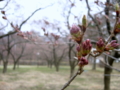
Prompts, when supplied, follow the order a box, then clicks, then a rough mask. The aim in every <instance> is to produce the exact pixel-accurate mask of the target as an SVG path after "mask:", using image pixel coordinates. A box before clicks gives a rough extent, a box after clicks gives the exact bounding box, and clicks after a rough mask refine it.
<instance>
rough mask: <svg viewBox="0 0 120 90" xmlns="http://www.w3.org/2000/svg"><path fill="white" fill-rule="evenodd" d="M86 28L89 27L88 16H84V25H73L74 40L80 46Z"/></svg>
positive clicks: (71, 31) (71, 30)
mask: <svg viewBox="0 0 120 90" xmlns="http://www.w3.org/2000/svg"><path fill="white" fill-rule="evenodd" d="M86 27H87V20H86V16H85V15H84V16H83V18H82V25H75V24H73V25H72V27H71V29H70V33H71V36H72V39H73V40H75V41H76V42H77V43H78V44H80V43H81V41H82V38H83V35H84V32H85V31H86Z"/></svg>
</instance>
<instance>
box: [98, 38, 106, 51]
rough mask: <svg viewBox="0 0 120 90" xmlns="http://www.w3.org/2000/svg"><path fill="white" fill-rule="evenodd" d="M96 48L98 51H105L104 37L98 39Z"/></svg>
mask: <svg viewBox="0 0 120 90" xmlns="http://www.w3.org/2000/svg"><path fill="white" fill-rule="evenodd" d="M96 45H97V46H96V49H97V51H98V52H103V51H104V47H105V42H104V41H103V39H102V38H100V39H99V40H98V42H97V43H96Z"/></svg>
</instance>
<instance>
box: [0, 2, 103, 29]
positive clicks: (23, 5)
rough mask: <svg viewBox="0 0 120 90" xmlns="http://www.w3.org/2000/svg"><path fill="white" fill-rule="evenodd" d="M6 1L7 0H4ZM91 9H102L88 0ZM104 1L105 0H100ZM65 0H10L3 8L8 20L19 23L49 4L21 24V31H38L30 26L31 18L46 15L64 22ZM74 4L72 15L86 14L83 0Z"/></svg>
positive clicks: (72, 20)
mask: <svg viewBox="0 0 120 90" xmlns="http://www.w3.org/2000/svg"><path fill="white" fill-rule="evenodd" d="M6 1H7V0H6ZM88 1H89V3H90V6H91V9H92V11H91V12H92V13H96V12H98V11H100V10H102V8H101V7H98V6H97V5H96V4H95V3H94V0H88ZM100 1H103V2H104V1H105V0H100ZM67 3H68V2H67V0H11V1H10V3H9V4H8V7H6V8H5V11H6V13H7V14H8V15H7V16H8V18H9V20H10V21H12V22H15V23H18V24H20V23H21V21H22V20H24V19H25V18H27V17H28V16H29V15H30V14H31V13H32V12H33V11H34V10H36V9H38V8H40V7H41V8H44V7H46V6H49V5H52V6H49V7H47V8H45V9H43V10H40V11H39V12H37V13H36V14H35V15H34V16H33V17H32V18H31V19H30V20H29V21H28V22H27V24H26V25H24V26H23V28H22V30H23V31H29V30H31V29H35V30H37V31H39V29H40V28H39V29H38V27H37V26H36V27H37V28H35V27H34V28H33V27H31V22H32V21H33V20H42V19H43V18H44V17H46V18H47V19H48V20H49V21H50V22H53V23H54V20H57V21H60V22H61V23H62V22H64V20H65V19H64V17H63V16H62V14H63V13H62V12H63V8H65V7H66V8H67ZM4 4H5V1H3V2H0V6H1V7H2V6H3V5H4ZM75 5H76V6H75V7H74V8H73V10H72V13H74V15H77V16H80V17H82V16H83V15H84V14H87V8H86V3H85V0H82V1H80V0H76V4H75ZM70 21H71V24H72V23H75V21H74V18H73V17H71V19H70Z"/></svg>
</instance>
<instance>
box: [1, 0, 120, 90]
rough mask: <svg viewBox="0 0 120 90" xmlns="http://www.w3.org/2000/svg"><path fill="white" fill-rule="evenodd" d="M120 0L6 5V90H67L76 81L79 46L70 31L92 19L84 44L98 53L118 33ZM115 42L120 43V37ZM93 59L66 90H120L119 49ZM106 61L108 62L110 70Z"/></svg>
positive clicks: (6, 1)
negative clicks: (98, 43) (101, 41)
mask: <svg viewBox="0 0 120 90" xmlns="http://www.w3.org/2000/svg"><path fill="white" fill-rule="evenodd" d="M116 3H118V4H120V1H119V0H0V11H1V13H0V90H61V88H62V87H63V85H64V84H65V83H66V82H67V81H68V80H69V79H70V77H72V76H73V75H74V73H75V72H76V70H77V68H78V66H77V65H76V63H77V61H76V59H75V57H76V55H77V52H76V43H75V42H74V41H73V40H72V39H71V35H70V28H71V27H72V25H73V24H76V25H81V24H82V17H83V15H86V17H87V30H86V32H85V35H84V38H83V40H86V39H88V38H89V39H90V40H91V42H92V44H93V48H92V50H94V49H95V47H96V46H95V42H96V41H97V40H98V39H99V38H104V39H105V40H107V39H108V37H109V35H110V34H111V30H113V29H114V24H115V19H116V13H115V7H114V6H115V4H116ZM112 40H117V42H118V43H120V34H119V33H118V34H117V35H116V36H115V37H114V38H112ZM87 57H89V58H88V60H89V64H88V65H87V66H85V67H84V72H83V74H81V75H80V76H77V78H75V80H74V81H73V82H72V83H71V85H70V86H68V87H67V88H66V90H119V83H120V59H119V58H120V50H119V48H118V49H116V50H114V51H112V52H109V53H103V54H101V55H100V56H98V57H93V56H90V55H89V56H87ZM102 61H104V62H106V63H107V65H108V66H107V65H105V64H104V63H103V62H102Z"/></svg>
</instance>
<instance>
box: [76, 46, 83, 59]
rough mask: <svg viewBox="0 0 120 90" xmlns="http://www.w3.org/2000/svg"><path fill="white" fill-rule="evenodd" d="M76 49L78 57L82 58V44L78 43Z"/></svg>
mask: <svg viewBox="0 0 120 90" xmlns="http://www.w3.org/2000/svg"><path fill="white" fill-rule="evenodd" d="M76 50H77V57H78V59H80V58H81V56H82V54H81V47H80V45H78V46H77V47H76Z"/></svg>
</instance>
